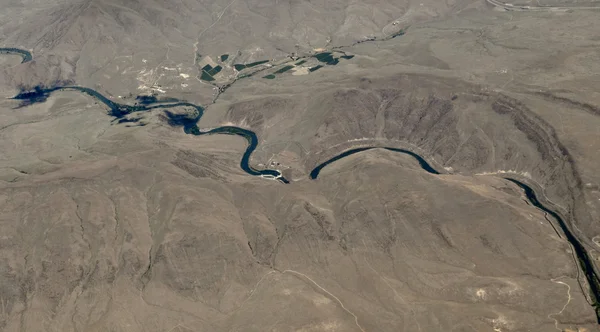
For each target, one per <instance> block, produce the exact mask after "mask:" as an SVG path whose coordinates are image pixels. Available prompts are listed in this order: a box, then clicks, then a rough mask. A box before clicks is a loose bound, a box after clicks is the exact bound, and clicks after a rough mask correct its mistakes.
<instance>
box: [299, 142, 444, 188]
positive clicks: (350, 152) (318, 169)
mask: <svg viewBox="0 0 600 332" xmlns="http://www.w3.org/2000/svg"><path fill="white" fill-rule="evenodd" d="M377 148H379V147H376V146H367V147H362V148H356V149H351V150H348V151H345V152H342V153H340V154H339V155H337V156H335V157H333V158H331V159H329V160H326V161H324V162H323V163H321V164H319V165H318V166H317V167H315V168H314V169H313V170H312V171H311V172H310V178H311V179H313V180H314V179H316V178H317V177H318V176H319V173H320V172H321V170H322V169H323V168H324V167H325V166H327V165H329V164H331V163H333V162H335V161H338V160H340V159H342V158H344V157H348V156H350V155H353V154H355V153H359V152H362V151H367V150H371V149H377ZM382 149H386V150H390V151H394V152H400V153H405V154H407V155H409V156H411V157H413V158H415V159H416V160H417V161H418V162H419V165H421V167H422V168H423V169H424V170H426V171H427V172H429V173H431V174H440V173H439V172H438V171H436V170H435V169H434V168H433V167H431V165H429V163H427V161H425V159H423V158H422V157H421V156H419V155H418V154H416V153H414V152H412V151H409V150H404V149H397V148H386V147H383V148H382Z"/></svg>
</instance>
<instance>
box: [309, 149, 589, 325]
mask: <svg viewBox="0 0 600 332" xmlns="http://www.w3.org/2000/svg"><path fill="white" fill-rule="evenodd" d="M375 148H377V147H361V148H356V149H352V150H348V151H345V152H343V153H340V154H339V155H337V156H335V157H333V158H331V159H329V160H326V161H325V162H323V163H321V164H319V165H318V166H317V167H315V168H314V169H313V170H312V171H311V172H310V178H311V179H316V178H317V177H318V176H319V173H320V172H321V170H322V169H323V168H324V167H325V166H327V165H329V164H331V163H333V162H335V161H338V160H340V159H342V158H344V157H347V156H350V155H353V154H355V153H359V152H362V151H367V150H371V149H375ZM384 149H386V150H390V151H394V152H400V153H405V154H408V155H409V156H411V157H413V158H415V159H417V161H418V162H419V164H420V165H421V167H422V168H423V169H424V170H425V171H427V172H429V173H431V174H440V173H439V172H437V171H436V170H435V169H434V168H433V167H431V165H429V164H428V163H427V161H425V159H423V158H422V157H421V156H419V155H417V154H415V153H414V152H412V151H408V150H404V149H397V148H384ZM505 179H506V180H508V181H510V182H513V183H515V184H516V185H518V186H519V187H520V188H521V189H523V190H524V191H525V195H526V196H527V199H528V200H529V202H530V203H531V204H532V205H533V206H535V207H537V208H538V209H540V210H542V211H544V212H545V213H547V214H549V215H550V216H552V217H553V218H554V219H556V221H557V222H558V224H559V225H560V229H561V230H562V232H563V233H564V234H565V237H566V238H567V241H569V243H570V244H571V245H572V246H573V249H574V251H575V254H576V255H577V260H578V261H579V265H580V266H581V270H582V271H583V274H584V275H585V277H586V279H587V281H588V284H589V287H590V293H591V294H590V295H591V297H592V300H593V306H594V309H595V311H596V320H597V322H598V324H600V303H598V301H599V299H600V279H599V278H598V275H597V274H596V271H595V270H594V267H593V264H592V259H591V257H590V256H589V254H588V253H587V251H586V250H585V248H584V247H583V245H582V244H581V242H579V240H578V239H577V238H576V237H575V235H573V233H572V232H571V231H570V230H569V227H568V226H567V224H566V223H565V221H564V220H563V219H562V218H561V217H560V215H559V214H558V213H556V212H555V211H553V210H551V209H550V208H548V207H546V206H545V205H543V204H542V203H541V202H540V201H539V200H538V198H537V196H536V194H535V191H534V190H533V189H532V188H531V187H529V186H527V185H526V184H524V183H522V182H519V181H517V180H515V179H513V178H508V177H507V178H505Z"/></svg>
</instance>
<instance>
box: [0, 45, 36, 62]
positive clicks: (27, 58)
mask: <svg viewBox="0 0 600 332" xmlns="http://www.w3.org/2000/svg"><path fill="white" fill-rule="evenodd" d="M3 53H4V54H17V55H20V56H21V57H22V58H23V60H22V61H21V63H25V62H29V61H31V60H33V56H32V55H31V52H29V51H26V50H22V49H19V48H13V47H4V48H2V47H0V54H3Z"/></svg>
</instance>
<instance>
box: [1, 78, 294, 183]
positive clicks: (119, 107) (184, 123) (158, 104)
mask: <svg viewBox="0 0 600 332" xmlns="http://www.w3.org/2000/svg"><path fill="white" fill-rule="evenodd" d="M57 91H79V92H82V93H85V94H87V95H90V96H92V97H94V98H96V99H97V100H98V101H100V102H101V103H103V104H104V105H106V106H108V108H109V109H110V113H109V114H110V115H112V116H113V117H115V118H117V119H123V118H124V117H125V116H126V115H128V114H131V113H133V112H144V111H150V110H153V109H158V108H162V109H165V110H168V109H170V108H174V107H191V108H193V109H194V110H195V113H196V114H195V116H193V117H190V116H187V115H179V114H173V113H170V112H168V111H166V112H165V114H166V116H167V118H168V119H169V123H170V124H171V125H173V126H181V127H183V129H184V131H185V133H187V134H191V135H213V134H227V135H236V136H241V137H244V138H245V139H246V141H248V146H247V148H246V151H245V152H244V155H243V156H242V160H241V162H240V167H241V168H242V170H244V171H245V172H246V173H248V174H250V175H254V176H261V177H264V178H271V179H276V180H279V181H281V182H283V183H289V181H288V180H287V179H286V178H285V177H283V175H282V174H281V172H279V171H278V170H273V169H260V170H259V169H256V168H253V167H252V166H250V156H251V155H252V153H253V152H254V150H256V147H257V146H258V137H257V136H256V134H255V133H254V132H253V131H251V130H248V129H243V128H239V127H233V126H224V127H218V128H214V129H211V130H208V131H201V130H200V129H199V128H198V121H200V119H201V118H202V115H203V114H204V108H203V107H202V106H199V105H196V104H192V103H188V102H181V101H180V102H163V101H160V100H150V101H147V102H144V103H141V104H138V105H126V104H120V103H116V102H114V101H112V100H110V99H108V98H106V97H105V96H103V95H102V94H101V93H99V92H98V91H96V90H94V89H90V88H86V87H81V86H61V87H51V88H44V87H39V86H38V87H35V88H34V89H32V90H30V91H23V92H21V93H19V94H18V95H16V96H15V97H13V99H15V100H21V101H23V102H25V103H39V102H43V101H45V100H46V99H47V98H48V97H49V96H50V95H51V94H52V93H54V92H57Z"/></svg>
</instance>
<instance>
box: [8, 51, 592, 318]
mask: <svg viewBox="0 0 600 332" xmlns="http://www.w3.org/2000/svg"><path fill="white" fill-rule="evenodd" d="M1 53H11V54H18V55H21V56H22V57H23V61H22V63H25V62H28V61H31V60H32V56H31V53H30V52H28V51H25V50H20V49H16V48H0V54H1ZM62 90H71V91H79V92H81V93H85V94H88V95H90V96H92V97H94V98H95V99H97V100H98V101H100V102H101V103H103V104H104V105H106V106H107V107H108V108H109V109H110V113H109V114H110V115H111V116H113V117H115V118H117V119H121V120H126V121H127V122H130V121H132V122H134V121H135V119H134V120H128V119H125V118H124V117H125V116H127V115H128V114H131V113H133V112H143V111H150V110H153V109H158V108H162V109H164V110H165V115H166V116H167V118H168V121H169V124H171V125H173V126H179V127H183V130H184V132H185V133H187V134H190V135H198V136H200V135H213V134H226V135H236V136H241V137H243V138H245V139H246V141H247V142H248V146H247V148H246V151H245V152H244V154H243V156H242V159H241V161H240V167H241V168H242V170H244V171H245V172H246V173H248V174H250V175H253V176H261V177H265V178H272V179H277V180H279V181H281V182H283V183H289V181H288V180H287V179H286V178H284V177H283V176H282V174H281V172H280V171H278V170H272V169H261V170H259V169H255V168H253V167H252V166H250V157H251V155H252V153H253V152H254V150H256V148H257V146H258V137H257V136H256V133H254V132H253V131H251V130H248V129H244V128H240V127H234V126H223V127H218V128H214V129H211V130H207V131H201V130H200V129H199V128H198V122H199V121H200V119H201V118H202V115H203V114H204V108H203V107H202V106H199V105H196V104H192V103H188V102H183V101H173V100H172V99H171V100H162V101H161V100H157V99H155V98H149V99H142V101H143V102H141V103H138V104H136V105H126V104H120V103H116V102H114V101H112V100H110V99H108V98H106V97H105V96H103V95H102V94H100V93H99V92H98V91H96V90H93V89H90V88H86V87H80V86H59V87H50V88H46V87H39V86H38V87H35V88H34V89H32V90H30V91H22V92H21V93H19V94H18V95H16V96H15V97H13V99H16V100H21V101H23V102H24V103H26V104H27V103H38V102H44V101H45V100H46V99H47V98H48V97H49V96H50V95H51V94H52V93H54V92H57V91H62ZM174 107H191V108H193V109H194V111H195V115H193V116H190V115H182V114H174V113H171V112H170V111H168V109H170V108H174ZM376 148H383V149H386V150H389V151H394V152H398V153H404V154H407V155H409V156H411V157H413V158H415V159H416V160H417V161H418V162H419V164H420V166H421V168H423V170H425V171H427V172H429V173H431V174H436V175H437V174H440V173H439V172H438V171H436V170H435V169H434V168H433V167H432V166H431V165H429V163H427V161H426V160H425V159H424V158H423V157H421V156H419V155H418V154H416V153H414V152H412V151H409V150H405V149H399V148H392V147H378V146H369V147H360V148H354V149H351V150H347V151H345V152H342V153H340V154H338V155H336V156H334V157H332V158H330V159H328V160H326V161H324V162H322V163H321V164H319V165H317V166H316V167H315V168H314V169H313V170H312V171H311V172H310V175H309V176H310V178H311V179H313V180H316V179H317V178H318V176H319V173H320V172H321V170H322V169H323V168H324V167H326V166H328V165H330V164H331V163H333V162H335V161H338V160H340V159H342V158H345V157H347V156H350V155H353V154H356V153H359V152H362V151H367V150H371V149H376ZM505 179H506V180H508V181H510V182H512V183H514V184H516V185H517V186H519V187H520V188H521V189H523V190H524V192H525V195H526V197H527V199H528V200H529V202H530V203H531V204H532V205H533V206H535V207H537V208H538V209H540V210H542V211H543V212H545V213H547V214H549V215H550V216H552V217H553V218H554V219H556V221H557V222H558V224H559V226H560V229H561V230H562V232H563V233H564V235H565V237H566V239H567V240H568V241H569V243H570V244H571V246H572V247H573V249H574V251H575V255H576V256H577V260H578V261H579V265H580V267H581V270H582V271H583V274H584V275H585V277H586V279H587V281H588V284H589V288H590V293H591V297H592V301H593V304H592V305H593V306H594V308H595V310H596V318H597V321H598V323H599V324H600V310H599V309H600V308H599V304H598V300H600V282H599V280H600V279H599V278H598V275H597V273H596V271H595V270H594V267H593V264H592V262H591V258H590V255H589V254H588V253H587V252H586V250H585V248H584V246H583V245H582V244H581V242H580V241H579V240H578V239H577V238H576V237H575V235H574V234H573V233H572V232H571V231H570V230H569V227H568V225H567V223H565V221H564V220H563V219H562V217H561V216H560V215H559V214H558V213H557V212H555V211H554V210H552V209H550V208H548V207H547V206H545V205H543V204H542V203H541V202H540V201H539V200H538V198H537V195H536V194H535V191H534V190H533V189H532V188H531V187H529V186H527V185H526V184H524V183H522V182H519V181H518V180H516V179H513V178H508V177H505Z"/></svg>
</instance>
